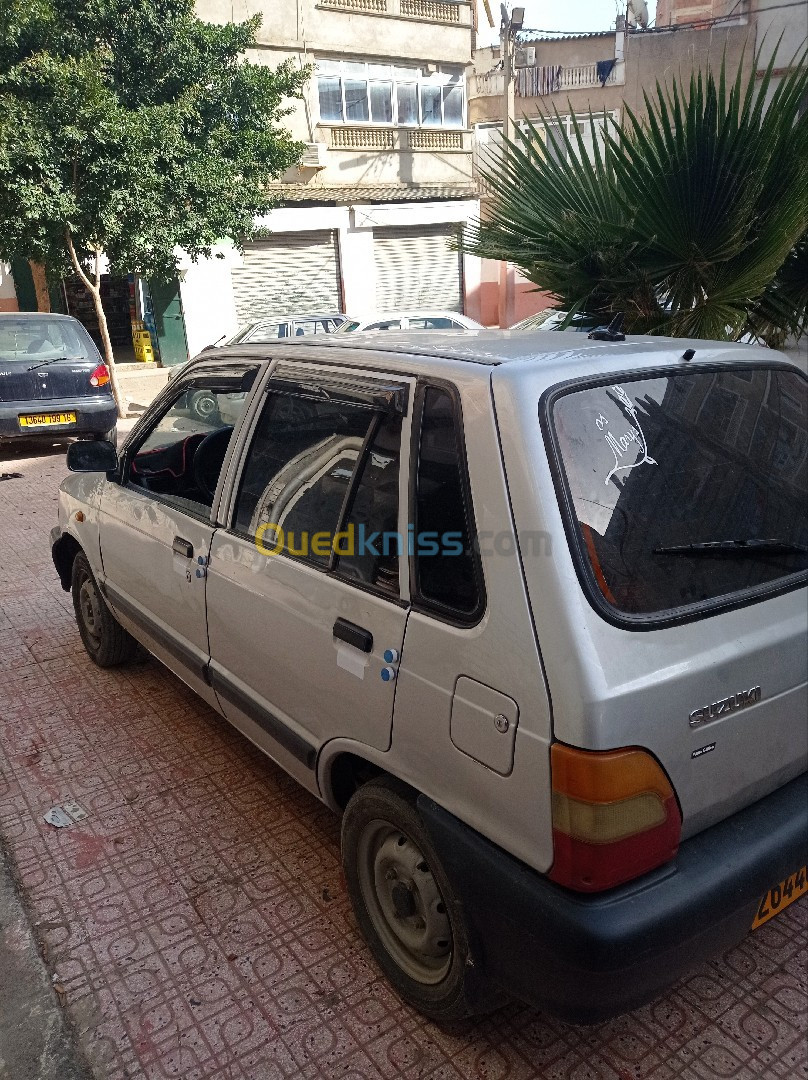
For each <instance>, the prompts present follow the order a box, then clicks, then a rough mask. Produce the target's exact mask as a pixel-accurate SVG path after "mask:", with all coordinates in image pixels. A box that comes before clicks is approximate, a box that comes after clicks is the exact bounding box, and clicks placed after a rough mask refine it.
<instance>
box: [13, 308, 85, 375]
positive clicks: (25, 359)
mask: <svg viewBox="0 0 808 1080" xmlns="http://www.w3.org/2000/svg"><path fill="white" fill-rule="evenodd" d="M60 357H66V358H67V359H69V360H79V359H81V360H88V359H93V360H95V359H96V352H95V348H94V346H93V343H92V341H91V339H90V338H89V337H88V336H87V334H86V332H85V331H84V329H83V328H82V327H81V326H80V325H79V324H78V323H75V322H72V321H69V320H67V319H53V318H49V317H48V316H47V315H42V316H41V317H34V318H31V317H26V318H24V319H15V318H14V316H8V315H4V316H2V317H1V318H0V361H2V362H16V361H19V362H20V363H27V364H28V365H32V364H41V363H43V362H45V361H47V360H55V359H58V358H60Z"/></svg>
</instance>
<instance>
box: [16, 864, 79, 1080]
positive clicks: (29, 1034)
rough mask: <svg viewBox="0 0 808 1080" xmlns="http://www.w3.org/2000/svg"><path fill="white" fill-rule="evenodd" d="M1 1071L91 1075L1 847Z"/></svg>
mask: <svg viewBox="0 0 808 1080" xmlns="http://www.w3.org/2000/svg"><path fill="white" fill-rule="evenodd" d="M0 987H2V988H3V1006H2V1009H0V1077H3V1078H6V1077H7V1078H8V1080H90V1077H91V1074H90V1071H89V1069H88V1068H87V1066H86V1065H85V1064H84V1063H83V1062H82V1061H81V1060H80V1058H79V1056H78V1053H77V1051H76V1049H75V1048H74V1046H73V1035H72V1032H70V1031H69V1029H68V1027H67V1024H66V1023H65V1014H64V1012H63V1010H62V1007H61V1005H60V1004H59V999H58V996H57V991H60V990H61V987H60V986H59V985H58V983H57V984H56V986H55V987H54V985H53V983H52V981H51V978H50V976H49V974H48V972H47V970H46V968H45V965H44V963H43V961H42V957H41V955H40V952H39V946H38V945H37V942H36V940H35V938H34V935H33V933H32V931H31V927H30V924H29V922H28V918H27V916H26V914H25V912H24V911H23V908H22V905H21V903H20V899H19V896H18V894H17V888H16V885H15V883H14V881H13V879H12V876H11V871H10V868H9V866H8V863H7V860H6V859H5V857H4V855H3V852H2V850H0Z"/></svg>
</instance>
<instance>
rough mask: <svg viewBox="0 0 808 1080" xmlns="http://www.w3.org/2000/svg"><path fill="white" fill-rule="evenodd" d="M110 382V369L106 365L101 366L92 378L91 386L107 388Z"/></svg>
mask: <svg viewBox="0 0 808 1080" xmlns="http://www.w3.org/2000/svg"><path fill="white" fill-rule="evenodd" d="M108 382H109V368H108V367H107V365H106V364H99V365H98V367H97V368H96V369H95V371H94V372H93V373H92V375H91V376H90V386H106V385H107V383H108Z"/></svg>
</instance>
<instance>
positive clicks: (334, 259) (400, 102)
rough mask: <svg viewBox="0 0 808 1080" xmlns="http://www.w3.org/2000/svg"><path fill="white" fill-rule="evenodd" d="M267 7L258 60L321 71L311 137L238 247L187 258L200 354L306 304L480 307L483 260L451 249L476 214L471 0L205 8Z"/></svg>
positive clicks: (307, 126)
mask: <svg viewBox="0 0 808 1080" xmlns="http://www.w3.org/2000/svg"><path fill="white" fill-rule="evenodd" d="M196 9H197V14H198V15H199V17H200V18H202V19H205V20H207V21H210V22H219V23H221V22H226V21H228V20H229V19H230V18H231V17H236V18H238V19H244V18H249V17H251V16H252V15H255V14H260V15H261V17H262V24H261V27H260V30H259V32H258V40H257V45H256V48H255V49H254V50H252V51H251V53H250V55H249V59H250V60H251V61H252V62H254V63H260V64H269V65H271V66H273V67H274V66H277V65H278V64H279V63H281V62H283V61H285V60H291V61H292V63H294V64H296V65H300V66H301V67H306V66H308V67H311V70H312V77H311V79H310V80H309V82H308V84H307V86H306V89H305V92H304V95H303V98H302V100H300V101H295V102H292V103H291V104H292V106H293V111H292V113H291V114H290V115H289V116H288V117H286V119H285V121H284V122H285V123H286V124H287V125H288V126H289V127H290V129H291V131H292V134H293V136H294V137H295V138H296V139H299V140H300V141H301V142H303V143H305V144H306V151H305V154H304V155H303V158H302V160H301V162H300V164H299V166H297V167H296V168H294V169H292V170H290V171H289V172H288V173H287V174H286V175H285V176H283V177H282V178H281V179H280V180H279V181H278V182H277V183H275V184H273V194H274V195H275V197H276V199H277V201H278V208H277V209H274V210H272V211H271V212H270V213H269V214H268V215H267V216H266V217H265V218H263V219H261V220H260V221H258V222H256V225H257V227H258V230H259V231H258V234H257V236H256V238H255V239H254V240H253V241H251V242H250V243H248V244H247V245H246V246H245V248H244V250H243V252H241V251H239V250H237V248H236V247H235V245H234V244H232V243H230V242H224V243H222V244H221V245H220V247H219V249H218V251H217V252H216V254H217V255H219V256H223V257H220V258H213V259H210V260H205V261H201V262H197V263H192V262H191V261H190V260H188V261H184V262H182V263H181V265H180V271H179V282H178V300H179V304H180V306H181V310H182V317H183V321H184V326H185V333H186V338H187V351H188V353H189V354H190V355H193V354H194V353H195V352H197V351H198V350H199V349H200V348H202V347H204V346H205V345H206V344H208V343H210V342H212V341H215V340H217V339H218V338H220V337H221V336H222V335H225V334H230V333H232V332H233V331H235V329H236V327H237V326H239V325H244V324H245V323H247V322H250V321H252V320H253V319H257V318H262V317H267V316H273V315H282V314H289V313H293V312H307V311H309V312H311V311H318V312H319V311H347V312H349V313H350V314H352V315H360V316H361V315H363V314H365V313H368V312H373V311H380V310H391V309H392V310H395V309H404V308H408V307H409V308H412V307H423V306H429V307H443V308H450V309H454V310H459V311H466V312H467V313H468V314H470V315H472V316H474V315H475V313H476V312H477V311H478V309H479V263H478V260H476V259H471V258H468V257H463V256H461V255H459V254H458V253H457V252H454V251H452V250H451V248H450V243H449V242H450V240H451V238H452V237H453V236H455V235H456V234H457V232H458V230H459V229H460V228H462V226H463V224H464V223H465V222H466V221H467V220H468V219H469V218H470V217H472V216H474V215H476V214H477V212H478V206H479V203H478V200H477V185H476V181H475V179H474V176H473V168H472V136H471V131H470V127H469V122H468V95H467V73H468V71H469V68H470V64H471V49H472V32H473V20H474V16H473V5H472V3H470V2H468V0H273V2H272V3H270V2H269V0H241V2H240V3H238V4H235V5H234V4H232V3H231V2H230V0H197V5H196Z"/></svg>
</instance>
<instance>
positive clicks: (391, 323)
mask: <svg viewBox="0 0 808 1080" xmlns="http://www.w3.org/2000/svg"><path fill="white" fill-rule="evenodd" d="M484 329H485V327H484V326H482V325H481V324H480V323H478V322H475V321H474V319H470V318H469V317H468V315H461V314H460V313H459V312H457V311H392V312H388V313H387V314H383V315H379V314H376V315H372V316H369V317H367V318H364V319H351V318H346V321H345V322H344V323H343V324H342V325H341V326H339V327H338V328H337V333H339V334H353V333H357V332H358V331H364V330H460V331H463V332H465V333H468V332H469V331H470V330H484Z"/></svg>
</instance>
